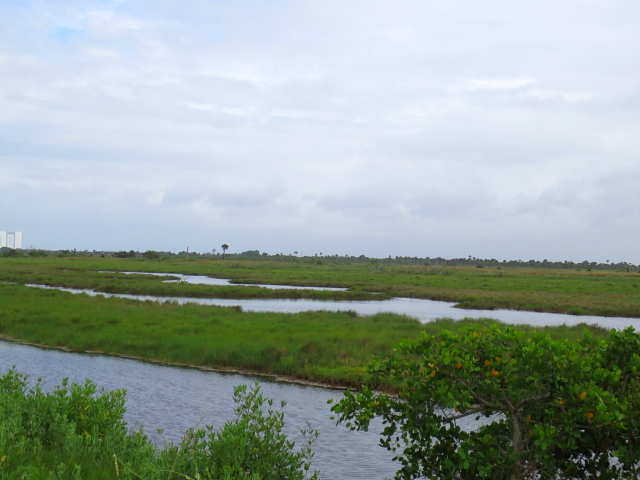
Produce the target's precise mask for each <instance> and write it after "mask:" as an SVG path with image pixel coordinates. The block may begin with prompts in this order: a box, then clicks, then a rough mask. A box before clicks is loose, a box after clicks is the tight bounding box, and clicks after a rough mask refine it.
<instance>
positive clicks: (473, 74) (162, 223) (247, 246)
mask: <svg viewBox="0 0 640 480" xmlns="http://www.w3.org/2000/svg"><path fill="white" fill-rule="evenodd" d="M639 24H640V3H639V2H637V1H631V0H629V1H626V0H602V1H600V0H580V1H573V0H571V1H568V0H553V1H550V0H549V1H546V0H532V1H527V2H524V1H513V0H486V1H482V2H478V1H471V0H448V1H430V0H393V1H392V0H386V1H385V0H366V1H365V0H339V1H336V0H322V1H317V0H314V1H308V0H297V1H289V0H265V1H258V0H224V1H221V0H182V1H180V2H178V1H167V0H153V1H152V0H56V1H55V2H47V1H44V0H37V1H36V0H3V1H2V2H0V230H17V231H23V232H24V242H25V247H36V248H46V249H73V248H77V249H78V250H130V249H134V250H139V251H145V250H147V249H151V250H160V251H181V250H185V249H186V248H187V247H189V249H190V250H191V251H197V252H210V251H211V250H212V249H214V248H216V249H217V250H218V251H219V250H220V246H221V245H222V244H223V243H226V244H228V245H229V251H230V252H242V251H245V250H255V249H258V250H260V251H261V252H262V251H266V252H268V253H271V254H274V253H285V254H289V253H293V252H294V251H297V252H299V253H300V254H304V255H312V254H315V253H323V254H324V255H328V254H331V255H333V254H339V255H361V254H364V255H367V256H376V257H387V256H389V255H392V256H418V257H427V256H428V257H437V256H441V257H446V258H452V257H467V256H469V255H471V256H474V257H478V258H497V259H499V260H503V259H522V260H529V259H538V260H542V259H544V258H546V259H549V260H553V261H563V260H571V261H582V260H590V261H599V262H604V261H606V260H610V261H612V262H619V261H628V262H631V263H635V264H638V263H640V134H639V133H640V128H639V127H640V115H639V114H640V89H639V87H640V29H638V25H639Z"/></svg>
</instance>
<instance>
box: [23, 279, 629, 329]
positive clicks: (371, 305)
mask: <svg viewBox="0 0 640 480" xmlns="http://www.w3.org/2000/svg"><path fill="white" fill-rule="evenodd" d="M29 286H32V287H39V288H53V289H56V290H63V291H65V292H70V293H76V294H82V293H85V294H87V295H103V296H105V297H120V298H129V299H133V300H141V301H145V300H151V301H156V302H165V301H171V302H176V303H179V304H185V303H194V304H199V305H219V306H234V305H239V306H241V307H242V309H243V310H245V311H253V312H280V313H298V312H306V311H309V310H331V311H347V310H352V311H355V312H357V313H358V314H359V315H374V314H376V313H380V312H393V313H399V314H403V315H409V316H411V317H414V318H417V319H418V320H420V321H421V322H423V323H425V322H429V321H431V320H435V319H438V318H445V317H446V318H452V319H454V320H461V319H463V318H495V319H497V320H500V321H502V322H505V323H510V324H529V325H534V326H544V325H562V324H566V325H578V324H580V323H588V324H598V325H601V326H603V327H606V328H618V329H623V328H626V327H629V326H632V327H634V328H635V329H636V330H640V319H639V318H627V317H598V316H590V315H565V314H561V313H542V312H526V311H521V310H466V309H461V308H454V305H455V303H453V302H440V301H436V300H426V299H422V298H392V299H389V300H361V301H335V300H310V299H305V298H302V299H270V298H269V299H256V298H250V299H229V298H188V297H154V296H150V295H129V294H109V293H101V292H95V291H93V290H83V289H76V288H62V287H48V286H44V285H29Z"/></svg>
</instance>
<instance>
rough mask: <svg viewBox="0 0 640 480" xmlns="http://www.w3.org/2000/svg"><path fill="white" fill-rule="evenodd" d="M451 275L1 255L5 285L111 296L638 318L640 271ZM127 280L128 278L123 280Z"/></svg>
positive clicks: (364, 267) (507, 270)
mask: <svg viewBox="0 0 640 480" xmlns="http://www.w3.org/2000/svg"><path fill="white" fill-rule="evenodd" d="M100 270H118V271H138V272H166V273H178V274H180V273H183V274H196V275H210V276H214V277H219V278H229V279H231V280H232V281H233V282H238V283H263V284H281V285H286V284H288V285H297V286H305V285H306V286H324V287H344V288H349V291H348V292H326V291H325V292H318V291H316V292H314V291H306V292H301V291H298V290H267V289H261V288H257V287H241V286H238V287H213V286H204V285H188V284H187V285H184V284H178V283H173V284H164V283H162V279H161V278H160V277H140V276H127V275H116V274H105V273H99V271H100ZM445 271H446V272H447V274H446V275H445V274H437V275H435V274H432V273H430V272H431V270H429V269H421V268H415V267H411V266H406V265H384V268H383V269H382V270H381V271H380V272H378V271H376V269H375V268H372V265H370V264H363V263H353V264H348V263H339V264H336V263H327V264H323V265H317V264H310V263H305V262H296V261H295V260H294V259H290V261H287V262H276V261H265V260H260V261H256V260H250V259H234V260H230V261H221V260H198V261H189V262H186V261H184V260H177V259H175V260H168V261H150V260H145V259H114V258H97V257H90V258H87V257H84V258H82V257H77V258H55V257H54V258H52V257H46V258H0V281H13V282H19V283H25V282H31V283H44V284H48V285H55V286H68V287H75V288H91V289H95V290H99V291H105V292H112V293H138V294H148V295H161V296H164V295H169V296H194V297H198V296H202V297H227V298H315V299H326V300H329V299H332V300H366V299H382V298H388V297H413V298H429V299H432V300H446V301H451V302H456V303H457V304H458V306H460V307H462V308H477V309H489V310H490V309H495V308H507V309H515V310H530V311H541V312H558V313H570V314H576V315H603V316H629V317H640V273H637V272H636V273H627V272H611V271H607V272H605V271H597V272H595V271H594V272H587V271H574V270H557V269H556V270H551V269H549V270H545V269H539V268H537V269H525V268H516V267H502V268H501V270H497V268H493V267H492V268H489V267H487V268H481V269H478V268H472V267H446V270H445ZM125 277H127V278H125Z"/></svg>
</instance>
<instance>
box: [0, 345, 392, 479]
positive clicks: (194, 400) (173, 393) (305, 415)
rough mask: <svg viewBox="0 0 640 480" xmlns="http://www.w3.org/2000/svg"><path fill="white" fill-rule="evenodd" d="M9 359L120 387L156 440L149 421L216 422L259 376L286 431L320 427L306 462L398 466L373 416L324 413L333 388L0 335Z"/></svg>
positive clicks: (347, 469) (51, 381)
mask: <svg viewBox="0 0 640 480" xmlns="http://www.w3.org/2000/svg"><path fill="white" fill-rule="evenodd" d="M12 365H15V366H16V367H17V368H18V370H19V371H21V372H23V373H26V374H28V375H30V377H31V380H34V381H35V379H36V378H37V377H42V379H43V383H44V386H45V387H46V388H47V389H52V388H53V386H54V385H57V384H59V383H60V381H61V380H62V379H63V378H65V377H69V379H70V380H71V381H73V382H84V379H85V378H90V379H92V380H93V381H94V382H96V383H97V384H98V385H99V386H103V387H105V388H106V389H108V390H112V389H115V388H125V389H126V390H127V414H126V420H127V422H129V425H138V426H143V427H144V430H145V432H146V433H147V434H148V435H149V436H150V437H151V438H152V439H153V440H154V441H156V442H157V443H159V444H162V438H163V437H160V436H159V435H158V434H157V432H156V429H157V428H162V429H164V430H165V432H164V438H166V439H167V440H170V441H174V442H175V441H178V440H179V439H180V437H181V432H184V431H185V430H186V429H187V428H189V427H192V426H195V425H196V424H197V423H198V422H199V421H200V420H201V419H202V417H203V415H205V414H206V417H205V419H204V421H203V422H202V425H204V424H210V425H214V426H216V427H220V426H221V425H222V424H223V423H224V422H225V421H226V420H231V419H233V418H235V417H234V414H233V408H234V403H233V401H232V394H233V388H234V387H235V386H237V385H240V384H242V383H248V384H252V383H253V382H254V381H259V382H260V388H261V390H262V392H263V394H264V395H265V396H266V397H269V398H272V399H274V400H275V403H278V404H279V402H280V401H281V400H284V401H286V402H287V406H286V407H285V421H286V433H287V434H288V435H289V437H290V438H291V439H294V440H296V441H297V442H300V441H301V440H302V437H301V435H300V430H301V429H302V428H305V427H306V424H307V422H310V423H311V425H312V427H313V428H316V429H318V430H320V438H319V439H318V442H317V443H316V445H315V447H314V451H315V457H314V461H313V467H314V468H316V469H318V470H320V471H321V476H322V478H324V479H335V480H338V479H382V478H385V477H393V474H394V473H395V471H396V470H397V468H399V467H396V466H395V465H394V462H392V461H391V458H392V455H391V454H390V453H389V452H387V451H386V450H384V449H383V448H381V447H379V446H378V438H379V437H378V435H377V432H379V431H380V429H381V428H380V423H377V424H375V425H374V428H372V429H371V431H370V432H368V433H365V432H350V431H349V430H348V429H347V428H345V427H344V426H343V425H340V426H337V427H336V425H335V422H334V421H333V420H331V419H330V418H329V417H330V415H331V412H330V411H329V405H327V400H329V399H331V398H333V399H338V398H341V397H342V393H341V392H340V391H338V390H331V389H326V388H318V387H308V386H301V385H295V384H287V383H276V382H273V381H270V380H266V379H264V378H256V377H248V376H244V375H233V374H221V373H216V372H203V371H199V370H195V369H185V368H176V367H167V366H161V365H154V364H150V363H144V362H139V361H135V360H129V359H122V358H117V357H111V356H104V355H87V354H77V353H68V352H61V351H57V350H51V349H42V348H37V347H32V346H25V345H17V344H13V343H8V342H3V341H0V372H2V373H4V372H6V371H7V370H8V369H9V368H10V367H11V366H12Z"/></svg>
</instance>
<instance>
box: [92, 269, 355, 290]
mask: <svg viewBox="0 0 640 480" xmlns="http://www.w3.org/2000/svg"><path fill="white" fill-rule="evenodd" d="M99 273H123V274H126V275H157V276H160V277H179V279H178V280H164V282H165V283H175V282H185V283H191V284H194V285H215V286H218V287H230V286H236V287H238V286H241V287H262V288H268V289H270V290H330V291H332V292H345V291H347V289H346V288H332V287H300V286H296V285H267V284H264V285H263V284H258V283H231V280H227V279H225V278H213V277H207V276H205V275H183V274H182V273H157V272H109V271H101V272H99Z"/></svg>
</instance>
